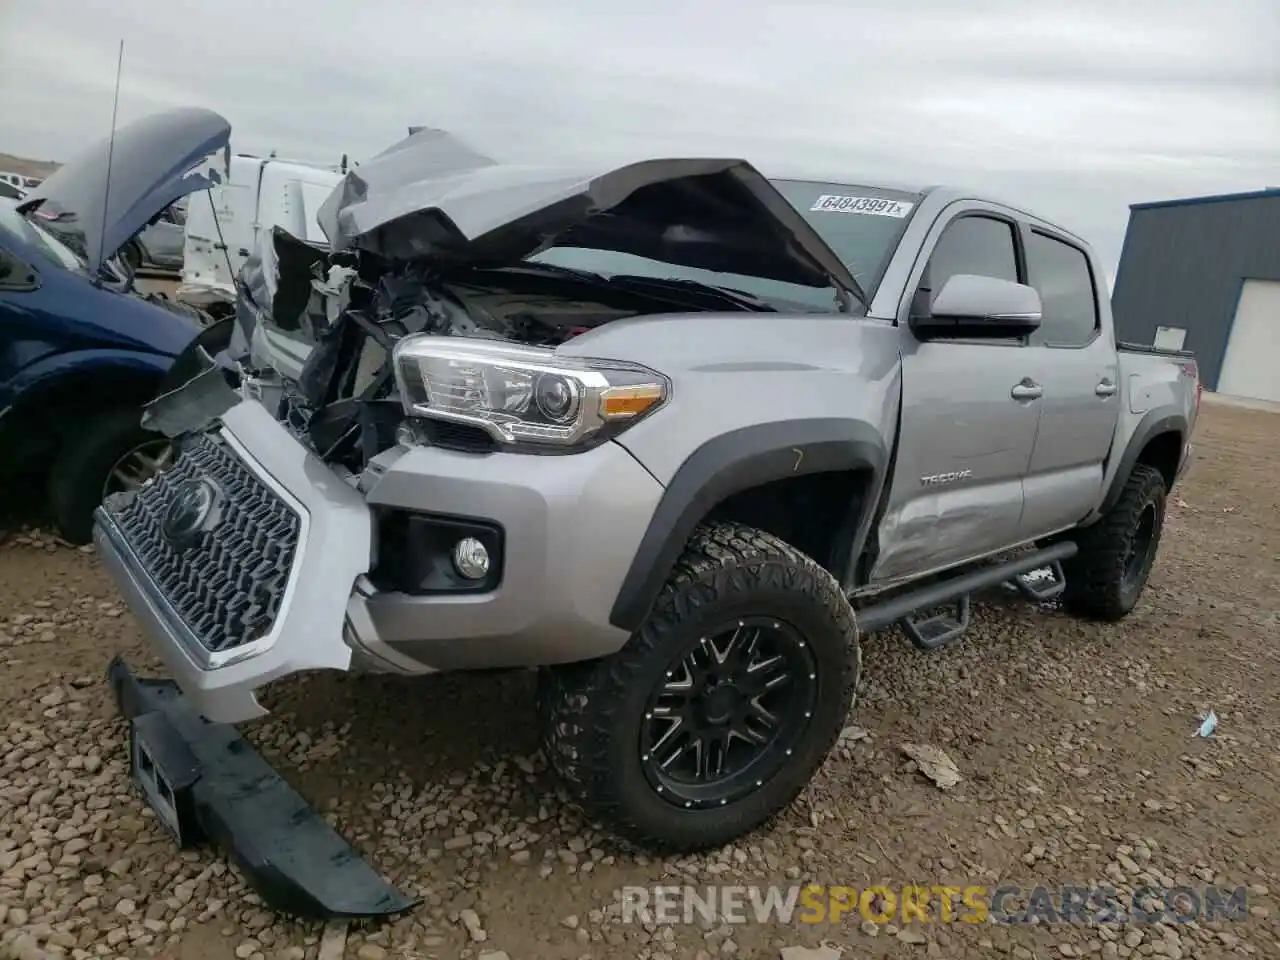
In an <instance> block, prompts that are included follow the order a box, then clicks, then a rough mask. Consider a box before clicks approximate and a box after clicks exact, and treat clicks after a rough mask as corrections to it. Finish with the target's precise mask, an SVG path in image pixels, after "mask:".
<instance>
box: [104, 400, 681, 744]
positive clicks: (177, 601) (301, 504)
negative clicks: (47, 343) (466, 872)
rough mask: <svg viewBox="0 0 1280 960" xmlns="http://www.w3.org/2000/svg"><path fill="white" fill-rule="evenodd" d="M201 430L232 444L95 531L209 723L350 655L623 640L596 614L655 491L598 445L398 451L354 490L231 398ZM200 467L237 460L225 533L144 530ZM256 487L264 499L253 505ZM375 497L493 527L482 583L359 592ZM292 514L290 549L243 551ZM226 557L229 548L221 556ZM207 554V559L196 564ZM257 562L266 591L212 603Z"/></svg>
mask: <svg viewBox="0 0 1280 960" xmlns="http://www.w3.org/2000/svg"><path fill="white" fill-rule="evenodd" d="M212 435H213V436H215V437H217V438H218V441H219V443H220V444H222V445H223V448H225V450H227V451H229V453H230V454H231V455H232V456H230V457H223V458H221V459H216V460H214V461H210V460H209V457H207V456H206V457H205V460H204V461H200V462H202V463H204V466H203V467H197V468H191V467H189V466H184V463H183V460H184V458H186V457H187V456H188V454H186V453H184V454H183V456H182V457H180V458H179V461H178V465H177V466H175V467H174V468H173V470H171V471H169V472H167V473H165V474H163V475H162V476H161V477H159V478H157V480H155V481H153V482H154V483H155V484H157V485H158V488H157V489H158V491H159V492H158V493H157V492H156V491H152V492H151V493H148V490H149V489H150V488H144V489H143V490H142V491H139V493H138V494H133V495H124V498H123V499H120V500H117V498H112V499H111V500H109V501H108V503H106V504H104V506H103V507H102V508H100V509H99V511H98V513H97V515H96V516H97V524H96V527H95V540H96V543H97V546H98V551H99V553H100V556H101V558H102V561H103V564H104V565H105V567H106V568H107V570H108V572H109V573H110V575H111V577H112V579H113V580H114V581H115V583H116V585H117V586H118V587H119V589H120V591H121V593H122V594H123V595H124V596H125V598H126V599H127V602H128V604H129V606H130V608H131V609H132V610H133V612H134V613H135V614H136V615H137V617H138V618H139V620H140V621H141V622H142V624H143V626H144V628H145V629H146V631H147V633H148V634H149V635H150V636H151V638H152V640H153V643H154V646H155V648H156V650H157V651H158V653H159V654H160V656H161V657H162V659H163V660H164V661H165V663H166V664H167V665H168V667H169V669H170V670H171V671H172V673H173V676H174V679H175V680H176V681H177V683H178V684H179V686H180V687H181V689H182V691H183V693H184V694H185V695H186V696H187V698H188V699H189V700H191V701H192V702H193V704H194V705H195V706H196V707H197V708H198V709H199V710H200V711H201V712H202V713H203V714H204V715H205V716H207V717H208V718H209V719H211V720H214V721H220V722H227V723H236V722H240V721H243V720H249V719H253V718H255V717H258V716H261V715H263V714H264V713H265V711H264V710H263V709H262V707H261V706H260V705H259V703H258V699H257V693H256V691H258V690H259V689H260V688H261V687H262V686H264V685H265V684H268V683H270V682H272V681H273V680H276V679H279V678H281V677H284V676H286V675H288V674H291V673H297V672H300V671H306V670H320V669H337V670H347V669H349V668H351V667H352V666H353V660H354V661H355V665H358V666H359V667H361V668H363V669H372V670H378V671H384V672H395V673H401V674H423V673H430V672H433V671H437V670H459V669H485V668H505V667H528V666H541V665H548V664H554V663H567V662H572V661H577V660H585V659H590V658H593V657H599V656H605V655H607V654H610V653H613V652H614V651H616V650H618V649H619V648H621V647H622V645H623V644H624V643H626V641H627V639H628V637H629V633H628V632H627V631H625V630H620V629H619V628H617V627H614V626H613V625H612V624H610V623H609V610H610V607H611V605H612V603H613V600H614V597H616V596H617V592H618V590H619V589H620V587H621V584H622V581H623V579H624V578H625V576H626V573H627V571H628V569H629V567H630V563H631V560H632V558H633V557H634V556H635V552H636V549H637V548H638V545H639V543H640V540H641V538H642V537H643V536H644V533H645V530H646V529H647V526H648V523H649V521H650V519H651V518H652V516H653V513H654V510H655V509H656V507H657V504H658V501H659V500H660V498H661V496H662V493H663V488H662V485H661V484H659V483H658V481H657V480H655V479H654V478H653V476H652V475H650V474H649V472H648V471H647V470H645V469H644V467H642V466H641V465H640V464H639V463H638V462H637V461H636V460H635V459H634V458H633V457H632V456H631V455H630V454H629V453H627V451H626V450H624V449H623V448H622V447H620V446H619V445H617V444H615V443H607V444H602V445H601V446H600V447H597V448H595V449H593V450H590V451H587V452H584V453H581V454H575V455H572V456H558V457H557V456H545V457H538V456H517V455H502V454H493V455H488V456H485V455H476V454H466V453H459V452H454V451H450V450H444V449H440V448H434V447H418V448H413V449H404V448H398V449H397V450H394V451H389V452H388V455H387V456H386V457H385V461H386V462H384V463H383V464H382V468H381V470H380V472H379V473H378V475H377V479H375V480H373V481H372V482H371V483H370V484H368V485H367V486H368V489H366V490H365V491H364V492H363V493H361V492H360V491H358V490H356V489H355V488H354V487H353V486H352V485H350V484H348V483H347V482H345V481H343V480H342V479H341V478H340V477H339V476H338V475H337V474H336V473H334V471H333V470H331V469H330V468H329V467H328V466H327V465H325V464H324V463H323V462H322V461H321V460H320V459H319V458H318V457H316V456H315V455H314V454H312V453H311V452H310V451H309V450H308V449H307V448H306V447H304V446H303V445H302V444H301V443H299V442H298V441H297V440H296V439H295V438H294V437H293V435H292V434H291V433H289V431H288V430H287V429H286V428H285V427H284V426H282V425H281V424H280V423H278V422H277V421H276V420H275V419H274V418H273V417H272V416H271V415H270V414H269V413H268V412H267V410H266V409H265V408H264V407H262V406H261V405H260V404H258V403H254V402H251V401H246V402H242V403H238V404H236V405H235V406H233V407H231V408H230V409H229V410H227V411H226V412H225V413H224V414H222V415H221V418H220V422H219V425H218V426H217V427H216V429H215V430H214V432H213V434H212ZM199 436H201V437H204V436H205V435H204V434H200V435H199ZM210 463H212V466H213V468H214V469H213V473H214V474H218V473H219V472H220V471H221V473H222V474H225V473H226V472H227V471H228V470H231V469H234V470H235V471H243V472H246V473H247V474H248V478H247V483H246V484H241V485H240V486H239V487H238V488H237V489H238V490H239V491H240V493H241V494H242V495H241V496H239V497H228V498H227V501H226V502H227V509H228V510H229V513H228V515H227V516H226V517H224V520H223V524H222V526H217V527H216V530H219V531H221V530H223V529H224V527H225V526H228V525H229V526H230V527H231V528H232V530H233V533H235V534H237V536H236V537H235V538H233V540H228V539H227V537H226V536H225V535H224V534H222V533H219V534H218V536H219V537H222V540H221V541H216V542H215V543H214V544H213V546H212V547H207V548H206V547H204V546H201V547H200V548H198V549H190V550H189V552H186V553H183V552H178V553H177V554H174V553H173V552H172V551H171V550H170V546H171V544H168V543H167V542H166V541H165V540H164V538H162V536H161V534H160V532H159V528H160V526H161V520H162V517H161V515H160V514H161V510H162V509H163V508H166V507H167V505H168V501H170V500H172V499H173V497H174V496H175V494H174V493H173V491H174V490H176V489H178V487H179V486H180V485H181V484H182V483H187V484H190V483H191V482H192V481H193V480H196V479H198V478H199V477H200V476H201V475H202V474H201V471H202V470H207V469H208V468H209V466H210ZM238 483H239V480H238V479H237V478H235V477H233V478H232V480H231V484H232V486H236V484H238ZM263 487H265V488H269V492H270V497H271V498H275V499H274V500H272V501H271V503H270V505H269V506H266V507H264V506H263V502H264V500H266V499H269V498H268V496H267V494H266V493H264V491H263ZM249 488H252V489H249ZM246 491H247V492H246ZM133 497H143V498H150V499H149V500H148V503H149V506H148V507H147V510H148V511H149V516H148V518H146V522H145V523H141V524H139V522H138V519H137V518H136V517H131V516H130V514H129V512H128V511H129V510H130V509H132V507H131V506H130V505H131V504H134V500H133V499H132V498H133ZM245 503H250V504H252V507H251V508H250V507H246V506H244V504H245ZM280 504H283V505H284V506H286V507H287V508H288V511H289V512H288V513H285V512H284V511H282V510H281V509H280ZM375 510H392V511H394V510H405V511H410V512H428V513H431V514H435V515H442V516H446V517H449V516H452V517H461V518H467V517H471V518H478V519H483V520H484V521H485V522H488V523H491V524H494V525H497V526H499V527H501V529H502V531H503V533H504V543H505V546H504V551H503V552H504V556H503V557H502V576H501V581H500V583H499V585H498V586H497V587H496V588H495V589H492V590H489V591H487V592H482V593H461V594H447V593H446V594H439V593H436V594H426V595H420V594H419V595H414V594H408V593H402V592H398V591H394V590H387V589H383V590H379V589H377V588H375V586H374V585H373V582H372V580H371V579H370V577H369V575H368V574H369V571H370V569H371V566H372V563H373V541H374V538H375V533H374V530H375V524H374V511H375ZM250 514H252V516H250ZM261 517H265V519H261V520H260V518H261ZM293 517H296V518H297V522H296V524H293V532H292V533H291V534H290V541H289V544H290V546H289V550H292V553H289V552H288V550H286V551H284V552H280V551H276V552H274V553H268V554H267V555H266V556H263V557H260V556H258V555H256V554H254V553H253V550H254V549H255V546H254V545H256V544H257V543H258V542H259V541H260V540H263V539H264V534H263V530H264V529H266V530H269V531H275V530H280V529H283V528H285V527H289V526H290V524H291V523H292V519H291V518H293ZM130 524H132V527H131V526H130ZM215 540H216V538H215ZM246 543H247V544H249V546H248V547H244V544H246ZM201 551H204V552H203V554H202V552H201ZM233 554H239V555H243V556H241V557H240V559H237V560H236V562H234V563H229V562H228V561H227V558H228V556H229V555H233ZM244 556H247V557H248V559H247V560H245V559H244ZM187 557H194V558H195V560H196V561H199V563H197V562H192V561H188V560H187V559H186V558H187ZM233 559H234V558H233ZM201 563H203V564H204V565H205V566H204V567H202V566H201V565H200V564H201ZM209 563H212V564H213V566H214V567H215V569H213V570H208V569H205V567H207V566H208V565H209ZM259 569H268V572H269V573H271V574H272V575H273V576H275V577H276V579H275V581H274V586H273V587H272V589H270V590H264V589H259V587H260V586H261V585H260V584H255V585H254V587H253V589H251V590H249V591H247V592H246V591H241V592H240V593H238V594H236V595H234V596H233V597H232V599H231V601H230V602H227V601H224V599H223V598H222V596H221V593H220V592H225V591H227V590H231V592H232V593H235V587H236V585H237V584H238V583H240V581H242V580H243V579H245V578H246V577H247V576H248V574H249V573H251V572H253V571H256V570H259ZM285 570H287V573H288V578H287V582H284V581H282V579H281V578H282V576H283V571H285ZM384 587H385V584H384ZM184 591H186V592H184ZM191 591H195V592H194V594H192V593H191ZM259 596H266V597H267V600H269V601H270V603H267V604H265V607H266V608H267V613H268V614H269V615H271V616H273V617H274V619H273V620H272V621H271V622H270V624H269V627H267V628H263V629H262V630H261V632H260V633H255V632H254V631H252V630H250V631H248V632H247V633H246V631H245V629H244V622H245V618H246V614H245V611H246V610H249V611H250V612H251V613H255V614H259V615H260V614H261V609H260V608H261V607H262V606H263V604H259V602H258V598H259ZM193 597H194V599H192V598H193ZM272 604H274V606H272ZM228 610H231V613H230V614H229V613H228ZM273 611H274V612H273ZM261 619H263V618H262V617H261V616H259V621H260V620H261ZM228 627H230V628H231V629H228ZM228 637H230V639H228Z"/></svg>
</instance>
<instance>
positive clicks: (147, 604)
mask: <svg viewBox="0 0 1280 960" xmlns="http://www.w3.org/2000/svg"><path fill="white" fill-rule="evenodd" d="M215 435H216V436H217V437H218V438H219V439H220V440H221V441H222V442H223V443H225V444H226V447H227V448H228V449H229V450H230V451H231V452H233V453H234V454H235V456H236V457H237V458H238V459H239V461H240V462H241V463H242V464H243V466H244V467H245V468H246V469H247V470H248V471H249V472H250V473H251V474H252V475H253V477H255V478H256V479H257V480H258V481H260V482H261V483H262V484H264V485H265V486H266V487H267V488H269V489H270V491H271V493H272V494H274V495H275V496H276V497H278V498H279V500H280V501H282V502H283V504H284V505H285V506H286V507H287V509H288V510H290V511H292V512H293V514H295V515H296V517H297V546H296V548H295V550H294V553H293V560H292V567H291V569H290V570H289V571H288V577H287V580H286V581H285V583H284V590H283V596H282V598H281V599H280V602H279V609H278V612H277V613H276V615H275V618H274V621H273V622H271V623H270V624H269V626H268V628H267V629H265V630H264V631H263V632H262V633H261V634H260V635H259V636H256V637H254V638H253V639H252V640H250V641H249V642H245V643H241V644H238V645H235V646H231V647H228V648H224V649H212V648H211V646H210V644H209V643H208V640H209V638H208V637H201V636H198V635H197V633H196V629H198V627H196V628H195V629H193V626H192V625H191V624H190V623H189V622H188V621H189V620H190V619H192V617H191V613H190V609H188V611H187V614H186V615H185V616H184V614H183V612H181V611H180V610H179V607H180V606H183V605H184V604H185V603H186V601H187V599H188V597H187V596H185V595H183V594H182V593H181V592H179V591H176V590H171V591H169V592H168V594H167V595H166V591H165V590H163V589H161V587H160V585H159V584H157V582H156V580H155V578H154V577H153V572H152V571H151V570H149V569H148V566H147V564H146V563H144V561H143V559H142V557H141V556H140V555H139V550H138V545H137V543H136V542H135V541H136V538H132V539H131V537H130V536H129V535H128V533H127V532H126V529H125V526H124V523H123V522H122V516H123V514H122V512H121V509H120V507H119V506H118V505H117V504H115V503H111V502H109V503H108V504H105V505H104V506H102V507H99V508H98V511H97V513H96V514H95V519H96V524H95V528H94V541H95V543H96V545H97V548H98V554H99V556H100V557H101V559H102V562H103V564H104V566H105V567H106V569H107V571H108V573H109V574H110V576H111V578H112V580H113V581H114V582H115V584H116V586H117V587H118V588H119V590H120V592H121V593H122V594H123V595H124V597H125V599H126V601H127V602H128V604H129V607H130V609H131V610H132V611H133V612H134V614H135V615H136V616H137V617H138V619H139V620H140V621H141V623H142V625H143V627H144V629H145V630H146V631H147V633H148V634H150V636H151V639H152V641H153V645H154V647H155V649H156V651H157V653H159V655H160V656H161V658H162V659H163V660H164V661H165V664H166V665H167V666H168V668H169V669H170V670H171V671H172V672H173V676H174V679H175V680H177V682H178V684H179V686H180V687H181V688H182V691H183V693H184V694H186V696H187V697H188V698H189V699H190V700H191V701H192V702H193V703H194V704H195V705H196V706H197V707H198V708H199V710H200V712H201V713H203V714H204V715H205V716H206V717H208V718H209V719H210V720H214V721H220V722H229V723H234V722H239V721H242V720H249V719H253V718H255V717H258V716H262V715H263V714H264V713H265V711H264V710H263V709H262V707H261V706H259V704H258V701H257V696H256V692H255V691H256V690H257V689H258V688H260V687H262V686H264V685H265V684H268V683H270V682H271V681H273V680H276V679H278V678H280V677H283V676H286V675H288V674H291V673H298V672H300V671H304V670H321V669H336V670H346V669H348V668H349V667H350V666H351V658H352V650H351V647H350V646H349V645H348V644H347V642H346V640H345V638H344V631H345V629H346V627H345V623H346V608H347V602H348V598H349V597H350V595H351V591H352V587H353V585H354V583H355V581H356V578H357V577H359V576H360V575H361V574H363V573H365V572H366V571H367V570H368V569H369V565H370V558H371V551H372V521H371V516H370V511H369V508H368V506H367V505H366V504H365V502H364V499H363V498H362V497H361V496H360V494H359V493H358V492H357V491H355V490H354V489H352V488H351V487H350V486H349V485H348V484H346V483H344V482H342V480H341V479H340V478H339V477H338V476H337V475H336V474H334V473H333V471H331V470H330V469H329V468H328V467H326V466H325V465H324V464H323V463H322V462H321V461H320V460H319V459H318V458H317V457H315V456H314V455H313V454H311V453H310V452H309V451H308V450H307V449H306V448H305V447H303V446H302V445H301V444H299V443H298V442H297V441H295V440H294V439H293V437H292V436H291V435H290V434H289V433H288V431H287V430H286V429H285V428H284V427H283V426H282V425H281V424H279V423H277V422H276V420H275V419H274V418H273V417H272V416H271V415H270V414H269V413H268V412H267V411H266V410H265V409H264V408H263V407H262V406H260V405H259V404H256V403H240V404H237V405H236V406H234V407H232V408H231V409H230V410H228V411H227V412H226V413H225V414H224V415H223V416H222V420H221V425H220V426H219V427H218V428H217V429H216V431H215ZM167 476H168V475H167V474H166V475H165V476H164V477H161V478H160V479H159V480H157V481H154V482H156V483H160V482H162V481H164V480H165V477H167ZM142 492H145V490H144V491H142ZM113 499H114V498H113ZM130 502H132V501H130ZM252 535H253V534H252V533H250V534H249V536H252ZM214 549H215V550H220V551H222V552H223V553H225V547H224V546H222V545H218V546H217V547H216V548H214ZM177 559H178V561H179V562H186V561H185V560H184V555H183V554H179V555H178V557H177ZM204 559H208V558H204ZM214 559H215V560H216V559H218V558H217V557H215V558H214ZM222 572H223V573H225V572H226V571H222ZM232 572H233V573H239V571H232ZM184 576H185V575H184ZM208 579H209V578H208V577H205V578H203V579H201V578H198V577H194V576H192V577H185V579H184V580H183V584H184V585H183V587H182V588H181V589H182V590H197V591H201V592H205V591H209V590H210V589H211V588H210V586H209V583H208ZM223 586H225V584H223ZM219 604H221V605H222V607H221V608H220V607H219ZM224 608H225V602H224V601H221V600H218V599H216V598H215V599H213V600H211V601H209V602H208V603H206V604H204V605H203V606H202V608H201V609H202V610H211V611H213V612H214V613H218V612H220V610H222V609H224ZM214 639H217V638H214ZM214 646H217V645H216V644H214Z"/></svg>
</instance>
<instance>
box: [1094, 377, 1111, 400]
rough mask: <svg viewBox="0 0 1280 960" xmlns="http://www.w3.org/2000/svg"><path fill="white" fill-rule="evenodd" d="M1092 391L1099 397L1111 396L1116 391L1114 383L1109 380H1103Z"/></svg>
mask: <svg viewBox="0 0 1280 960" xmlns="http://www.w3.org/2000/svg"><path fill="white" fill-rule="evenodd" d="M1093 392H1094V393H1096V394H1097V395H1098V396H1100V397H1113V396H1115V393H1116V385H1115V384H1114V383H1112V382H1111V381H1110V380H1103V381H1102V382H1101V383H1099V384H1098V385H1097V386H1096V387H1094V388H1093Z"/></svg>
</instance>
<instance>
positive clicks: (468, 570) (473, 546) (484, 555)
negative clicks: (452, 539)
mask: <svg viewBox="0 0 1280 960" xmlns="http://www.w3.org/2000/svg"><path fill="white" fill-rule="evenodd" d="M453 566H454V569H456V570H457V571H458V573H460V574H462V575H463V576H464V577H466V578H467V579H468V580H483V579H484V578H485V577H486V576H488V574H489V551H488V550H486V549H485V546H484V544H483V543H481V542H480V541H479V540H477V539H476V538H475V537H463V538H462V539H461V540H459V541H458V542H457V543H456V544H454V547H453Z"/></svg>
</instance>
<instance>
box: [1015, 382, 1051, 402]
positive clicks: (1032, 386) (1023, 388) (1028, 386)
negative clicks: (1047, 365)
mask: <svg viewBox="0 0 1280 960" xmlns="http://www.w3.org/2000/svg"><path fill="white" fill-rule="evenodd" d="M1009 396H1011V397H1013V399H1015V400H1039V399H1040V398H1041V397H1042V396H1044V387H1042V386H1040V384H1038V383H1036V382H1035V381H1034V380H1032V379H1031V378H1030V377H1023V378H1022V379H1021V380H1020V381H1018V382H1017V383H1015V384H1014V385H1013V389H1012V390H1010V391H1009Z"/></svg>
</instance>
